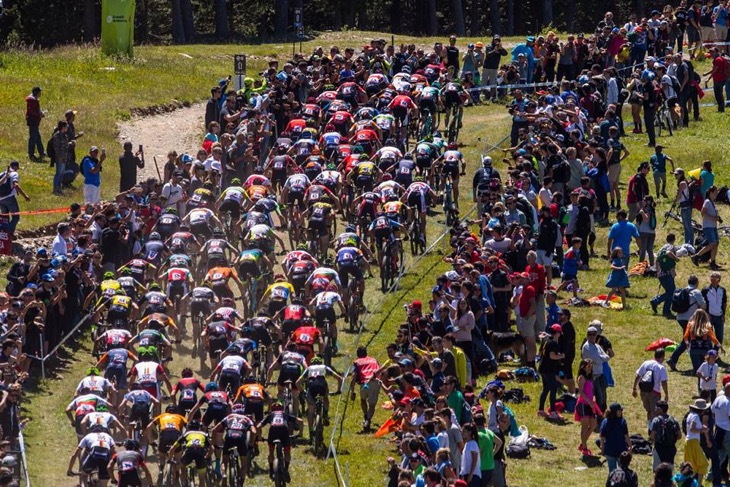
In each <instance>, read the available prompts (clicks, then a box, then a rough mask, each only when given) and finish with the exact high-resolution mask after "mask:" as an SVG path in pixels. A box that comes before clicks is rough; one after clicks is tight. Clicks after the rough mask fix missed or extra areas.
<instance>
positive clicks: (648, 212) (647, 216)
mask: <svg viewBox="0 0 730 487" xmlns="http://www.w3.org/2000/svg"><path fill="white" fill-rule="evenodd" d="M636 222H637V224H638V227H639V243H640V244H641V245H640V246H639V262H644V258H645V257H648V258H649V267H651V268H654V241H655V239H656V227H657V218H656V203H655V202H654V198H652V196H651V195H649V194H647V195H646V196H644V200H643V201H642V202H641V207H640V209H639V212H638V214H637V215H636Z"/></svg>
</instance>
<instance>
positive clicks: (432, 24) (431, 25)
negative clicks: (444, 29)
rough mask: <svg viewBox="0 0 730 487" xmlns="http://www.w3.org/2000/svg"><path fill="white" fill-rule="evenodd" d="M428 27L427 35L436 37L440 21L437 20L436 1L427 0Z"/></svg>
mask: <svg viewBox="0 0 730 487" xmlns="http://www.w3.org/2000/svg"><path fill="white" fill-rule="evenodd" d="M426 7H427V8H426V26H427V29H428V30H427V31H426V32H427V33H428V35H430V36H435V35H436V34H438V31H439V24H438V19H436V0H426Z"/></svg>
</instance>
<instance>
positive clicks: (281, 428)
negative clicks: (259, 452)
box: [256, 396, 304, 482]
mask: <svg viewBox="0 0 730 487" xmlns="http://www.w3.org/2000/svg"><path fill="white" fill-rule="evenodd" d="M294 397H295V398H296V396H294ZM295 411H296V409H295ZM303 424H304V423H303V421H302V420H301V419H299V418H297V417H295V416H291V415H289V414H287V413H285V412H284V406H283V405H282V404H281V403H278V402H277V403H274V404H273V405H272V406H271V411H270V412H269V414H268V415H267V416H266V417H265V418H264V419H263V421H261V422H259V424H257V425H256V428H257V429H259V430H261V429H263V427H264V426H266V425H270V426H269V435H268V437H267V443H268V445H269V477H270V478H271V479H272V480H273V479H274V442H275V441H277V440H278V441H280V442H281V446H282V448H283V449H284V476H285V478H286V481H287V482H291V477H290V476H289V463H290V462H291V439H290V437H289V434H290V430H291V429H292V428H296V427H297V426H301V425H303Z"/></svg>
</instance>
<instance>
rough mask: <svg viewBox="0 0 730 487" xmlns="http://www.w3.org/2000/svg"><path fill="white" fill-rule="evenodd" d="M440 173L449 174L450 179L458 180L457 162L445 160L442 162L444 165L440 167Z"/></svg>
mask: <svg viewBox="0 0 730 487" xmlns="http://www.w3.org/2000/svg"><path fill="white" fill-rule="evenodd" d="M441 174H443V175H444V177H446V176H451V179H452V180H453V181H454V182H456V181H458V180H459V162H458V161H455V162H447V163H446V164H444V166H443V167H442V168H441Z"/></svg>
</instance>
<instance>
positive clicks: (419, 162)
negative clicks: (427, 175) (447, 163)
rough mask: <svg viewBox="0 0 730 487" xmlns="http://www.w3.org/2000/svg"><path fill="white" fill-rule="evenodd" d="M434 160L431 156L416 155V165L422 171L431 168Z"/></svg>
mask: <svg viewBox="0 0 730 487" xmlns="http://www.w3.org/2000/svg"><path fill="white" fill-rule="evenodd" d="M431 163H433V160H432V159H431V157H430V156H416V167H417V168H418V169H420V170H421V171H423V170H425V169H430V168H431Z"/></svg>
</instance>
